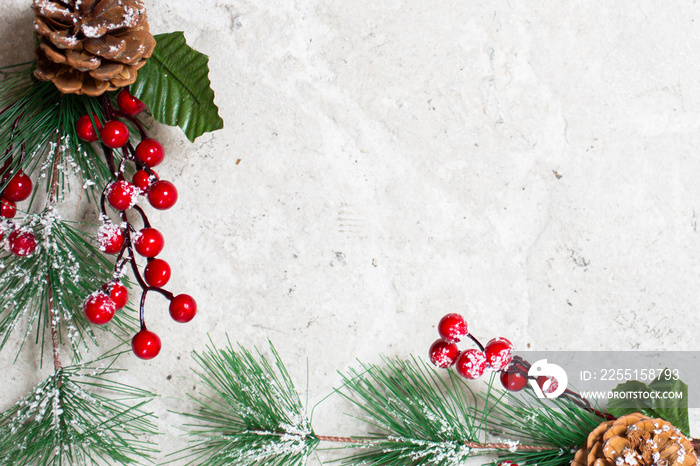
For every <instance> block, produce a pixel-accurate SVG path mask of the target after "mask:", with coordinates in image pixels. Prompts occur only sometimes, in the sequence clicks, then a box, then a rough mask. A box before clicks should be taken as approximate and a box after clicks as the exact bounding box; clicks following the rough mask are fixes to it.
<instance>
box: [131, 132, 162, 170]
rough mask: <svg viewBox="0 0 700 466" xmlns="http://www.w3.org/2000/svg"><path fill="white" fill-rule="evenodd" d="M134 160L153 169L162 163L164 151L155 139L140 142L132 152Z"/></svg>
mask: <svg viewBox="0 0 700 466" xmlns="http://www.w3.org/2000/svg"><path fill="white" fill-rule="evenodd" d="M134 154H135V155H136V158H137V159H138V160H140V161H141V162H143V163H144V164H146V165H147V166H149V167H155V166H156V165H158V164H159V163H161V162H162V161H163V157H165V151H164V150H163V145H162V144H161V143H160V142H158V141H156V140H155V139H150V138H148V139H144V140H142V141H141V142H140V143H139V145H138V146H136V149H135V150H134Z"/></svg>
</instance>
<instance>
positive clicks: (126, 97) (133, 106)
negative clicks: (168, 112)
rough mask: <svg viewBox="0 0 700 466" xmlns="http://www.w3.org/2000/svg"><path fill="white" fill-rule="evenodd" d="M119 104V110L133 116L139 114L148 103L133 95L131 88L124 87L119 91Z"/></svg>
mask: <svg viewBox="0 0 700 466" xmlns="http://www.w3.org/2000/svg"><path fill="white" fill-rule="evenodd" d="M117 105H119V110H121V111H122V112H124V113H126V114H127V115H131V116H134V115H138V114H139V113H141V112H142V111H143V109H145V108H146V104H144V103H143V102H141V101H140V100H139V99H137V98H136V97H134V96H133V95H131V93H130V92H129V89H124V90H123V91H121V92H120V93H119V95H118V96H117Z"/></svg>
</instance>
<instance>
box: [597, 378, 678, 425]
mask: <svg viewBox="0 0 700 466" xmlns="http://www.w3.org/2000/svg"><path fill="white" fill-rule="evenodd" d="M613 391H614V392H616V393H619V394H621V393H628V394H629V395H627V397H624V396H618V397H615V398H612V399H611V400H610V401H609V402H608V412H609V413H610V414H612V415H613V416H617V417H621V416H625V415H627V414H631V413H636V412H639V413H642V414H644V415H645V416H649V417H653V418H661V419H663V420H665V421H668V422H670V423H671V424H673V425H674V426H676V427H677V428H678V429H680V431H681V432H683V433H684V434H685V435H690V422H689V419H688V385H686V384H685V383H683V382H682V381H681V380H680V379H673V378H672V377H665V376H664V373H662V374H661V375H660V376H659V377H658V378H657V379H656V380H654V381H652V382H651V383H650V384H649V385H646V384H644V383H642V382H639V381H637V380H630V381H628V382H625V383H622V384H620V385H618V386H617V387H615V388H614V389H613ZM664 394H680V396H679V397H676V396H673V397H665V395H664ZM632 397H634V398H632Z"/></svg>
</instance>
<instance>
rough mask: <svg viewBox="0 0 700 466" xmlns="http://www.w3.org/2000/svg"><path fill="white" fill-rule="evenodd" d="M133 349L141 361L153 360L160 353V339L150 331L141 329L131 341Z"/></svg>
mask: <svg viewBox="0 0 700 466" xmlns="http://www.w3.org/2000/svg"><path fill="white" fill-rule="evenodd" d="M131 349H132V350H133V351H134V354H135V355H136V356H138V357H139V358H141V359H153V358H155V357H156V356H158V353H160V338H158V335H156V334H155V333H153V332H151V331H150V330H146V329H145V328H144V329H141V331H140V332H139V333H137V334H136V335H134V338H132V339H131Z"/></svg>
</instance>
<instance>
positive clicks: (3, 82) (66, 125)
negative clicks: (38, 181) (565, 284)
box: [0, 63, 110, 200]
mask: <svg viewBox="0 0 700 466" xmlns="http://www.w3.org/2000/svg"><path fill="white" fill-rule="evenodd" d="M33 69H34V63H30V64H27V65H25V66H22V67H17V68H12V69H10V70H6V71H4V72H0V166H6V167H7V168H8V169H9V172H10V173H13V174H14V173H16V172H18V171H19V170H23V171H25V172H28V173H31V172H35V171H37V170H38V171H39V176H40V177H41V178H45V179H46V192H47V194H48V193H49V192H50V191H51V190H52V186H53V183H54V180H53V178H54V177H53V176H52V175H53V173H48V172H49V171H50V170H51V169H52V168H53V167H58V169H59V171H58V179H57V182H58V197H59V198H62V196H63V193H64V191H65V190H66V189H68V183H67V175H68V174H69V173H70V172H74V173H76V174H77V175H79V176H80V177H81V179H82V183H83V186H84V187H85V188H88V189H89V192H90V193H91V196H92V198H93V199H95V200H96V195H97V194H98V191H97V190H96V189H95V188H94V186H96V185H97V186H103V185H104V184H106V183H107V182H108V181H109V180H110V173H109V169H108V168H107V165H106V163H105V162H104V161H103V160H102V159H101V158H100V157H98V156H97V154H96V152H95V150H94V149H93V147H92V146H91V145H90V144H87V143H85V142H83V141H81V140H80V139H79V138H78V136H77V133H76V129H75V123H76V121H77V120H78V119H79V118H80V117H81V116H83V115H85V114H88V113H92V114H95V115H97V116H98V117H99V118H101V117H102V108H101V107H100V105H99V104H98V102H97V101H96V100H95V99H92V98H89V97H86V96H78V95H63V94H61V93H60V92H59V91H58V90H57V89H56V86H54V85H53V84H52V83H51V82H43V81H36V80H34V79H33V78H32V72H33ZM57 141H58V142H57ZM57 145H58V146H60V147H61V150H60V151H56V150H55V149H56V146H57ZM56 157H58V159H57V158H56ZM4 184H5V182H2V183H0V189H2V188H4Z"/></svg>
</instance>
